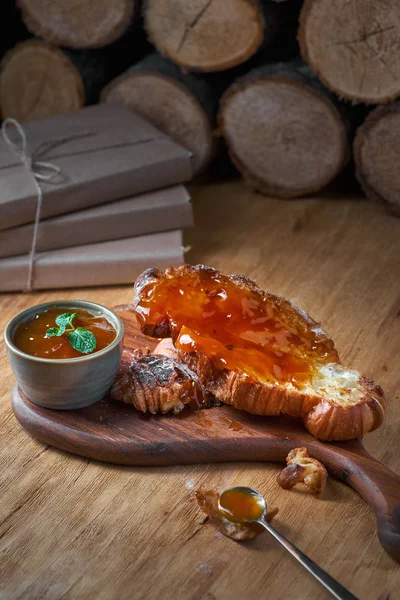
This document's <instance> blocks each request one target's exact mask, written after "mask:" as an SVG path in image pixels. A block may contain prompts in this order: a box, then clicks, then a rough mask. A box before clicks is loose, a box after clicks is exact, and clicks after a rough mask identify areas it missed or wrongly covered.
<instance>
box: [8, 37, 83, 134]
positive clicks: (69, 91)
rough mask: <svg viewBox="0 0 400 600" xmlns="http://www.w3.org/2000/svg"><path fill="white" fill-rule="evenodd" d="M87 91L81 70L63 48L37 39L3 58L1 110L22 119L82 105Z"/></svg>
mask: <svg viewBox="0 0 400 600" xmlns="http://www.w3.org/2000/svg"><path fill="white" fill-rule="evenodd" d="M84 103H85V91H84V85H83V81H82V78H81V76H80V74H79V72H78V70H77V69H76V68H75V67H74V65H73V64H72V63H71V61H70V60H69V59H68V58H67V57H66V56H65V55H64V53H63V52H62V51H61V50H58V49H57V48H55V47H53V46H50V45H48V44H46V43H45V42H41V41H38V40H33V41H27V42H22V43H20V44H18V45H17V46H16V47H15V48H14V49H13V50H11V51H10V52H9V53H8V54H6V56H5V57H4V60H3V64H2V72H1V76H0V112H1V115H2V117H3V118H7V117H13V118H15V119H17V120H18V121H20V122H24V121H31V120H34V119H43V118H46V117H50V116H53V115H56V114H58V113H63V112H69V111H73V110H77V109H78V108H81V107H82V106H83V105H84Z"/></svg>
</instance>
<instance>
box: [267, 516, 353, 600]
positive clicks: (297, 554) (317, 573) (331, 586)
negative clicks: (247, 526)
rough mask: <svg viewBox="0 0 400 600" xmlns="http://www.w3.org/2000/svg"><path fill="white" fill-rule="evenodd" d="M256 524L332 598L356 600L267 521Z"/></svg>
mask: <svg viewBox="0 0 400 600" xmlns="http://www.w3.org/2000/svg"><path fill="white" fill-rule="evenodd" d="M258 523H260V524H261V525H263V527H265V529H266V530H267V531H268V532H269V533H270V534H271V535H273V536H274V538H275V539H276V540H278V542H280V543H281V544H282V546H284V548H286V550H287V551H288V552H290V554H291V555H292V556H294V558H296V559H297V560H298V561H299V563H301V564H302V565H303V567H305V568H306V569H307V571H308V572H309V573H311V575H313V577H315V579H317V580H318V581H319V582H320V583H321V584H322V585H323V586H324V587H325V588H326V589H327V590H328V591H329V592H330V593H331V594H332V596H334V598H337V600H358V598H357V597H356V596H353V594H351V593H350V592H349V591H348V590H346V588H344V587H343V586H342V585H340V583H339V582H338V581H336V579H333V577H331V576H330V575H328V573H327V572H326V571H324V570H323V569H321V567H319V566H318V565H316V564H315V562H314V561H312V560H311V558H308V556H306V555H305V554H304V553H303V552H302V551H301V550H299V549H298V548H296V546H295V545H294V544H292V543H291V542H289V540H287V539H286V538H285V537H284V536H283V535H282V534H280V533H279V532H278V531H277V530H276V529H274V528H273V527H272V526H271V525H270V524H269V523H267V521H264V519H260V521H258Z"/></svg>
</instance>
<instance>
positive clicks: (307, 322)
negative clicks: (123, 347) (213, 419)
mask: <svg viewBox="0 0 400 600" xmlns="http://www.w3.org/2000/svg"><path fill="white" fill-rule="evenodd" d="M134 308H135V310H136V314H137V317H138V320H139V324H140V326H141V329H142V331H143V333H145V334H146V335H150V336H153V337H157V338H160V337H162V338H165V337H172V340H173V343H174V346H175V348H176V349H177V351H178V354H179V358H180V359H181V360H182V361H183V362H185V363H186V364H187V366H188V367H189V368H190V369H191V370H192V371H193V372H194V373H196V375H197V376H198V379H199V381H200V382H201V384H202V385H203V386H204V387H205V388H206V389H207V390H208V391H209V392H211V393H212V394H213V395H214V396H215V398H216V399H217V400H219V401H221V402H224V403H226V404H230V405H232V406H234V407H235V408H238V409H241V410H245V411H248V412H250V413H253V414H258V415H279V414H286V415H290V416H293V417H297V418H301V419H303V421H304V424H305V426H306V427H307V429H308V430H309V431H310V432H311V433H312V434H313V435H314V436H315V437H317V438H319V439H321V440H348V439H352V438H355V437H358V436H360V435H363V434H364V433H366V432H368V431H372V430H374V429H376V428H377V427H379V426H380V425H381V423H382V421H383V417H384V412H385V406H384V394H383V390H382V388H381V387H380V386H378V385H376V384H375V383H374V381H373V380H372V379H367V378H366V377H364V376H363V375H361V374H360V373H359V372H358V371H355V370H352V369H348V368H346V367H343V366H342V365H341V364H340V360H339V356H338V353H337V351H336V350H335V347H334V343H333V341H332V340H331V339H330V337H329V336H328V334H327V333H325V331H324V330H323V329H322V328H321V327H320V326H319V325H318V324H317V323H316V322H315V321H313V319H311V317H309V316H308V315H307V314H306V313H305V312H303V311H302V310H300V309H299V308H298V307H297V306H295V305H294V304H292V303H291V302H289V301H288V300H285V299H284V298H281V297H279V296H277V295H275V294H272V293H270V292H264V291H263V290H261V289H260V288H259V287H258V286H257V285H256V284H255V283H254V282H253V281H251V280H249V279H247V278H246V277H242V276H238V275H231V276H226V275H223V274H221V273H220V272H219V271H217V270H215V269H212V268H210V267H206V266H204V265H197V266H196V267H193V266H190V265H183V266H181V267H179V268H177V269H173V268H170V269H167V271H166V272H165V273H164V272H162V271H159V270H157V269H148V270H147V271H145V272H144V273H142V275H141V276H140V277H139V278H138V280H137V281H136V284H135V288H134Z"/></svg>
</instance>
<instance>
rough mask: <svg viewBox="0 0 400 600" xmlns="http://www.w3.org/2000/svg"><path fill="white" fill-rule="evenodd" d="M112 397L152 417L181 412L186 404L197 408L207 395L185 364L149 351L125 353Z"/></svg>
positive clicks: (112, 389)
mask: <svg viewBox="0 0 400 600" xmlns="http://www.w3.org/2000/svg"><path fill="white" fill-rule="evenodd" d="M110 393H111V397H112V398H113V399H114V400H120V401H122V402H125V403H126V404H133V406H134V407H135V408H136V409H137V410H139V411H141V412H143V413H146V412H149V413H151V414H157V413H168V412H174V413H175V414H177V413H179V412H181V411H182V410H183V409H184V407H185V406H186V405H187V404H192V406H194V407H196V408H200V407H201V406H203V405H204V404H205V403H207V402H209V396H210V395H209V393H208V392H207V391H206V390H205V389H204V387H203V386H202V385H201V383H200V381H199V379H198V377H197V375H196V374H195V373H193V372H192V371H191V370H190V369H189V368H188V367H187V365H186V364H184V363H182V362H179V361H178V360H175V359H174V358H171V357H169V356H163V355H161V354H151V352H150V350H149V349H146V350H141V349H139V350H134V351H133V352H132V353H129V354H127V353H126V352H125V353H124V355H123V357H122V361H121V365H120V368H119V371H118V373H117V375H116V378H115V381H114V384H113V387H112V388H111V392H110Z"/></svg>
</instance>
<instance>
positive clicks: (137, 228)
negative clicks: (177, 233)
mask: <svg viewBox="0 0 400 600" xmlns="http://www.w3.org/2000/svg"><path fill="white" fill-rule="evenodd" d="M192 225H193V211H192V205H191V202H190V196H189V194H188V192H187V190H186V189H185V187H184V186H183V185H178V186H173V187H169V188H166V189H163V190H156V191H153V192H147V193H146V194H140V195H138V196H134V197H133V198H126V199H124V200H117V201H115V202H108V203H107V204H102V205H100V206H95V207H93V208H87V209H84V210H80V211H76V212H73V213H69V214H67V215H61V216H58V217H52V218H50V219H45V220H44V221H41V223H40V225H39V230H38V239H37V244H36V250H37V252H43V251H45V250H55V249H59V248H68V247H71V246H81V245H83V244H93V243H97V242H103V241H111V240H116V239H121V238H127V237H133V236H137V235H145V234H148V233H156V232H160V231H168V230H172V229H183V228H184V227H191V226H192ZM33 229H34V227H33V224H32V223H30V224H28V225H22V226H20V227H12V228H11V229H4V230H3V231H0V258H4V257H7V256H18V255H20V254H28V253H29V252H30V250H31V245H32V236H33Z"/></svg>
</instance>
